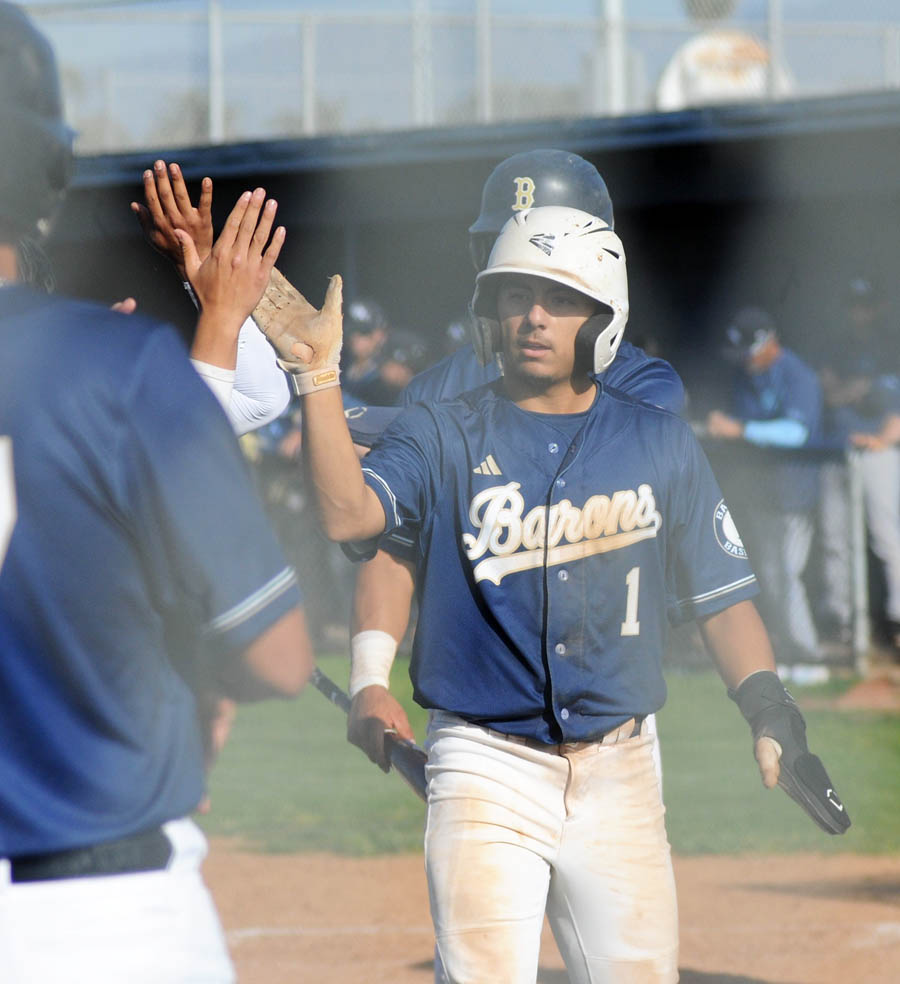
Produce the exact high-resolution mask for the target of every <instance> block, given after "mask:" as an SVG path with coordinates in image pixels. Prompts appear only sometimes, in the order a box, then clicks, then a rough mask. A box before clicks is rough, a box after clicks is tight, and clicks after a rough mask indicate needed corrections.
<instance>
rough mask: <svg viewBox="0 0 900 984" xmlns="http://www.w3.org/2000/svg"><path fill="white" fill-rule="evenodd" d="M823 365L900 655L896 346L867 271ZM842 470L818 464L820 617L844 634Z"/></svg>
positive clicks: (829, 407) (832, 425)
mask: <svg viewBox="0 0 900 984" xmlns="http://www.w3.org/2000/svg"><path fill="white" fill-rule="evenodd" d="M822 350H823V358H822V365H821V369H820V378H821V381H822V388H823V391H824V393H825V405H826V411H827V413H826V427H827V436H828V439H829V440H830V442H832V443H834V444H836V445H837V446H838V447H843V448H847V449H852V448H857V449H859V450H860V452H861V453H860V455H859V458H858V461H857V467H858V468H859V474H860V479H861V482H862V493H863V505H864V509H865V521H866V527H867V530H868V538H869V546H870V547H871V550H872V552H873V553H874V554H875V556H876V557H877V558H878V560H879V561H880V562H881V565H882V571H883V576H884V586H885V592H884V595H885V596H884V608H883V613H882V619H883V621H884V628H885V631H886V635H887V639H888V643H889V645H890V646H891V649H892V651H893V654H894V656H895V657H896V656H897V655H898V654H900V447H898V445H897V436H898V435H897V421H896V418H897V417H898V416H900V345H898V341H897V331H896V324H895V323H894V320H893V316H892V313H891V311H890V308H889V305H888V302H887V299H886V297H885V296H884V294H883V292H882V290H881V289H880V288H879V287H878V285H877V284H876V283H875V281H874V280H873V279H872V278H870V277H864V276H856V277H853V278H851V280H850V281H849V283H848V285H847V288H846V290H845V293H844V297H843V304H842V310H841V321H840V324H838V325H837V326H836V329H835V331H834V333H833V334H832V335H831V337H830V338H826V339H825V344H824V345H823V347H822ZM849 511H850V506H849V492H848V488H847V468H846V466H845V465H844V464H843V463H828V464H827V465H826V466H825V467H824V468H823V469H822V498H821V512H820V522H821V525H822V529H823V531H824V534H825V535H824V536H823V572H822V573H823V583H824V590H825V609H826V610H825V613H824V615H825V619H826V621H827V623H828V624H829V627H830V628H831V630H832V631H833V632H835V633H837V635H838V637H839V638H846V639H849V636H850V620H851V614H852V605H851V583H850V571H851V570H852V565H851V562H850V539H849V535H848V534H849V522H848V516H849Z"/></svg>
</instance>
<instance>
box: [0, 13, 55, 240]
mask: <svg viewBox="0 0 900 984" xmlns="http://www.w3.org/2000/svg"><path fill="white" fill-rule="evenodd" d="M0 133H2V134H3V137H2V141H0V228H2V229H3V232H4V234H5V235H7V236H9V235H10V234H11V235H12V236H14V237H15V238H19V237H20V236H23V235H31V234H33V233H34V232H35V231H37V230H40V231H41V232H43V231H46V228H47V226H48V224H49V220H50V219H51V218H52V216H53V214H54V212H55V211H56V207H57V205H58V204H59V202H60V200H61V199H62V195H63V193H64V192H65V189H66V185H67V184H68V181H69V175H70V173H71V167H72V138H73V133H72V131H71V130H70V129H69V127H67V126H66V124H65V122H64V121H63V112H62V96H61V94H60V88H59V76H58V74H57V71H56V60H55V59H54V57H53V50H52V49H51V47H50V44H49V42H48V41H47V39H46V38H45V37H44V36H43V35H42V34H41V33H40V32H39V31H38V30H37V28H35V26H34V25H33V24H32V22H31V21H30V20H29V19H28V17H27V16H26V15H25V13H24V12H23V11H22V10H21V9H20V8H19V7H16V6H14V5H13V4H11V3H6V2H5V0H0Z"/></svg>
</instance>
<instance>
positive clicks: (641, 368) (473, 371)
mask: <svg viewBox="0 0 900 984" xmlns="http://www.w3.org/2000/svg"><path fill="white" fill-rule="evenodd" d="M499 376H500V370H499V368H498V366H497V363H496V361H491V362H489V363H488V364H487V365H486V366H482V365H481V364H480V363H479V361H478V358H477V356H476V355H475V350H474V349H473V348H472V346H471V345H464V346H463V347H462V348H460V349H458V350H457V351H456V352H453V353H452V354H451V355H448V356H447V357H446V358H444V359H441V361H440V362H438V363H437V364H436V365H433V366H431V368H430V369H426V370H424V372H420V373H419V374H418V375H417V376H415V377H414V378H413V379H411V380H410V382H409V384H408V385H407V387H406V389H405V390H404V391H403V396H402V403H403V405H404V406H409V405H410V404H412V403H434V402H436V401H438V400H447V399H452V398H453V397H456V396H459V394H460V393H465V392H467V391H468V390H471V389H475V388H476V387H477V386H482V385H484V383H492V382H493V381H494V380H495V379H498V378H499ZM602 379H603V385H604V386H608V387H612V388H613V389H619V390H622V392H624V393H627V394H628V395H629V396H632V397H634V399H636V400H643V401H644V402H646V403H652V404H653V405H654V406H657V407H662V408H663V409H664V410H671V411H672V413H681V411H682V409H683V408H684V386H683V385H682V382H681V379H680V378H679V376H678V373H677V372H675V370H674V369H673V368H672V367H671V366H670V365H669V363H668V362H666V361H665V360H663V359H656V358H652V357H651V356H649V355H647V353H646V352H644V351H643V350H642V349H639V348H636V347H635V346H634V345H632V344H631V343H630V342H626V341H623V342H622V343H621V344H620V345H619V348H618V351H617V352H616V357H615V359H613V361H612V364H611V365H610V366H609V368H608V369H607V370H606V372H604V373H603V376H602Z"/></svg>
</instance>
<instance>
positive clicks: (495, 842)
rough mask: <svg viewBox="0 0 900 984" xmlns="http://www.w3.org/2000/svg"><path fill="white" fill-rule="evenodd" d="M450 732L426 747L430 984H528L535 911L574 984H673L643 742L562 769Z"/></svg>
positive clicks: (544, 755)
mask: <svg viewBox="0 0 900 984" xmlns="http://www.w3.org/2000/svg"><path fill="white" fill-rule="evenodd" d="M454 721H458V719H455V718H453V716H452V715H444V714H440V713H438V714H435V715H434V717H433V720H432V727H431V729H430V734H429V740H428V749H429V764H428V771H429V806H428V821H427V827H426V837H425V858H426V870H427V873H428V882H429V893H430V897H431V907H432V918H433V920H434V924H435V937H436V940H437V946H438V950H439V952H440V958H441V962H442V963H443V967H444V974H445V977H444V978H443V979H444V980H446V981H448V982H452V984H534V981H535V978H536V974H537V963H538V957H539V952H540V933H541V924H542V921H543V915H544V911H545V908H547V911H548V915H550V918H551V923H552V924H553V926H554V932H555V933H556V935H557V941H558V943H559V945H560V950H561V952H562V953H563V957H564V959H565V960H566V963H567V967H568V969H569V973H570V975H574V976H572V980H573V981H575V982H577V984H586V982H591V984H594V982H611V981H616V982H617V984H619V982H630V981H638V980H639V981H642V982H650V981H652V982H660V984H661V982H666V984H668V982H671V981H674V980H676V979H677V950H678V934H677V907H676V904H675V895H674V879H673V875H672V867H671V859H670V856H669V847H668V842H667V840H666V835H665V828H664V824H663V809H662V802H661V797H660V790H659V781H658V779H657V775H656V772H655V769H654V766H653V746H654V739H653V737H652V736H649V735H647V734H646V733H645V734H644V735H643V736H641V737H638V738H635V739H631V740H630V741H628V742H623V743H620V745H619V746H614V745H607V746H600V745H591V746H589V747H588V748H586V749H584V748H583V749H581V750H579V751H578V752H575V753H573V754H572V755H571V756H570V757H569V758H567V757H566V756H563V755H557V754H555V753H553V752H547V751H541V750H537V749H534V748H531V747H526V746H522V745H517V744H513V743H511V742H508V741H505V740H504V739H502V738H499V737H498V736H496V735H493V734H491V733H489V732H486V731H485V730H484V729H480V728H475V727H473V726H471V725H465V724H454V723H452V722H454ZM606 752H610V753H611V754H609V755H607V754H605V753H606ZM551 871H552V875H551ZM548 881H549V883H550V904H549V906H548V905H547V891H548ZM641 913H643V914H644V915H643V916H642V915H641ZM438 979H440V978H438Z"/></svg>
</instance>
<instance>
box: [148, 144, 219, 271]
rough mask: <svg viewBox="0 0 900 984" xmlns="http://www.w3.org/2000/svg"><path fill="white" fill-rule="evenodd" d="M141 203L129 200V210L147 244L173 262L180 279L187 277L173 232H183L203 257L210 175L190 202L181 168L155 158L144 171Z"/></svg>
mask: <svg viewBox="0 0 900 984" xmlns="http://www.w3.org/2000/svg"><path fill="white" fill-rule="evenodd" d="M142 179H143V183H144V203H145V204H143V205H141V204H140V203H139V202H132V203H131V211H132V212H134V214H135V215H136V216H137V218H138V221H139V222H140V224H141V229H142V230H143V233H144V238H145V239H146V240H147V242H148V243H150V245H151V246H152V247H153V248H154V249H155V250H157V251H158V252H160V253H162V255H163V256H165V257H166V258H167V259H168V260H170V261H171V262H172V263H174V265H175V267H176V269H177V270H178V274H179V276H180V277H181V279H182V280H187V279H188V277H187V272H186V271H185V269H184V261H183V257H182V252H181V243H180V242H179V240H178V236H177V232H178V230H181V231H183V232H186V233H187V234H188V235H189V236H190V237H191V239H192V240H193V241H194V245H195V246H196V248H197V253H198V255H199V256H200V259H201V261H202V260H205V259H206V257H207V256H209V253H210V251H211V249H212V245H213V225H212V193H213V184H212V179H211V178H204V179H203V181H202V182H201V184H200V198H199V200H198V201H197V205H196V206H194V204H193V202H192V201H191V196H190V195H189V194H188V190H187V185H186V184H185V180H184V175H183V174H182V173H181V168H180V167H179V166H178V165H177V164H175V163H172V164H168V165H167V164H166V162H165V161H161V160H160V161H156V162H155V163H154V164H153V167H152V169H151V168H148V169H147V170H146V171H144V173H143V176H142Z"/></svg>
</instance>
